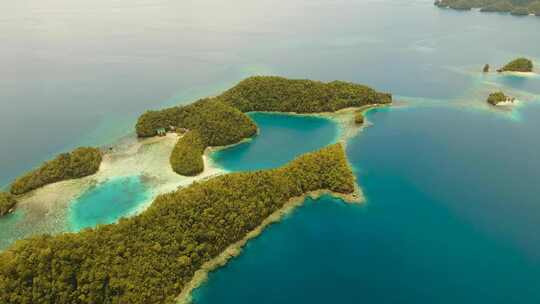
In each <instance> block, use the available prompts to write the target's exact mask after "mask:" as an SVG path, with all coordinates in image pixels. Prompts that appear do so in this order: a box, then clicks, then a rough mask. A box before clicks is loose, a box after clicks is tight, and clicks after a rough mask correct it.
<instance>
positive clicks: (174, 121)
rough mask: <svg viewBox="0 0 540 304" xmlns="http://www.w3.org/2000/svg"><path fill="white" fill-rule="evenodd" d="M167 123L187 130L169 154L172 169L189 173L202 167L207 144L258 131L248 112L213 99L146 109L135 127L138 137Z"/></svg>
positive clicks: (220, 143) (234, 139)
mask: <svg viewBox="0 0 540 304" xmlns="http://www.w3.org/2000/svg"><path fill="white" fill-rule="evenodd" d="M170 127H174V128H178V129H188V130H189V131H188V132H187V133H186V134H185V135H184V136H183V137H181V138H180V139H179V140H178V143H177V144H176V146H175V148H174V150H173V152H172V155H171V157H170V163H171V166H172V168H173V170H174V171H175V172H176V173H178V174H181V175H188V176H192V175H196V174H198V173H200V172H202V171H203V169H204V164H203V160H202V154H203V152H204V149H205V148H206V147H209V146H225V145H231V144H234V143H237V142H239V141H241V140H242V139H244V138H248V137H251V136H253V135H255V134H256V133H257V126H256V125H255V123H254V122H253V121H252V120H251V118H249V116H247V115H245V114H244V113H242V112H240V111H239V110H237V109H235V108H233V107H231V106H230V105H227V104H225V103H223V102H221V101H219V100H216V99H201V100H199V101H197V102H195V103H193V104H190V105H187V106H181V107H173V108H168V109H164V110H161V111H149V112H146V113H144V114H143V115H142V116H141V117H139V120H138V121H137V125H136V131H137V135H138V136H139V137H148V136H155V135H156V132H157V130H158V129H161V128H164V129H170ZM190 145H193V146H192V147H191V146H190Z"/></svg>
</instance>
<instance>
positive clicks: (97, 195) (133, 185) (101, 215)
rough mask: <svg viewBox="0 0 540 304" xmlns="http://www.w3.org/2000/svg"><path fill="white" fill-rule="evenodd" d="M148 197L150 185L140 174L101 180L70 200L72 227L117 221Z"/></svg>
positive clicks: (70, 221)
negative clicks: (103, 181)
mask: <svg viewBox="0 0 540 304" xmlns="http://www.w3.org/2000/svg"><path fill="white" fill-rule="evenodd" d="M149 197H150V196H149V193H148V189H147V188H146V186H145V185H144V183H143V182H142V181H141V179H140V177H138V176H130V177H120V178H115V179H112V180H109V181H107V182H105V183H102V184H98V185H97V186H95V187H93V188H91V189H89V190H88V191H86V192H84V193H83V194H82V195H81V196H80V197H79V198H77V199H76V200H75V201H73V202H72V203H71V205H70V207H69V225H70V230H71V231H79V230H81V229H83V228H87V227H95V226H97V225H98V224H110V223H114V222H116V221H117V220H118V219H120V218H121V217H125V216H128V215H129V214H130V213H132V212H134V211H135V210H136V209H137V207H139V206H140V204H142V203H144V202H145V201H147V200H148V199H149Z"/></svg>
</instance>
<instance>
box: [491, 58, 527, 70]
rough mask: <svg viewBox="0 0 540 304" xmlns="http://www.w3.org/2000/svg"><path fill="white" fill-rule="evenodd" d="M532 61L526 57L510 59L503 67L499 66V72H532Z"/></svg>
mask: <svg viewBox="0 0 540 304" xmlns="http://www.w3.org/2000/svg"><path fill="white" fill-rule="evenodd" d="M532 70H533V63H532V61H531V60H529V59H527V58H523V57H522V58H518V59H515V60H512V61H511V62H509V63H508V64H507V65H505V66H504V67H502V68H500V69H499V70H497V71H499V72H532Z"/></svg>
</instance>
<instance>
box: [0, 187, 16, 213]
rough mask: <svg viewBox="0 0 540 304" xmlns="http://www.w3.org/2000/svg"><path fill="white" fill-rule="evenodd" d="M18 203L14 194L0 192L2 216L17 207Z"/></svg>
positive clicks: (0, 211)
mask: <svg viewBox="0 0 540 304" xmlns="http://www.w3.org/2000/svg"><path fill="white" fill-rule="evenodd" d="M16 204H17V200H16V199H15V197H14V196H13V195H11V194H10V193H6V192H0V216H3V215H6V214H8V213H9V212H10V211H11V210H13V208H15V205H16Z"/></svg>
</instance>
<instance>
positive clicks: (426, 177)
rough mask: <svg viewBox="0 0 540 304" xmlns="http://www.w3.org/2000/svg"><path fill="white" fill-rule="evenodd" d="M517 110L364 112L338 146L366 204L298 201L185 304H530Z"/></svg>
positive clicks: (528, 121) (531, 238) (527, 174)
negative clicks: (362, 124) (364, 125)
mask: <svg viewBox="0 0 540 304" xmlns="http://www.w3.org/2000/svg"><path fill="white" fill-rule="evenodd" d="M520 110H521V111H523V113H521V114H522V116H521V117H522V119H521V120H520V121H516V120H512V119H508V118H507V117H506V116H505V115H501V113H499V112H498V111H476V110H469V109H458V108H449V107H446V106H427V107H425V106H424V107H409V108H395V109H378V110H372V111H371V112H370V113H369V114H368V118H369V120H370V121H372V122H374V126H372V127H370V128H368V129H367V130H366V131H365V132H363V133H361V134H360V135H358V136H357V137H355V138H353V139H352V140H351V141H350V142H349V144H348V148H347V154H348V157H349V159H350V161H351V162H352V164H353V167H354V169H355V171H356V173H355V174H356V175H357V177H358V179H359V181H360V184H361V186H362V188H363V190H364V191H365V194H366V196H367V203H366V204H364V205H361V206H358V205H348V204H345V203H343V202H341V201H339V200H337V199H334V198H331V197H324V198H321V199H319V200H317V201H313V200H307V202H306V204H305V205H304V206H302V207H300V208H299V209H297V210H296V211H295V212H293V213H292V214H291V215H289V216H288V217H287V218H286V219H285V220H283V221H282V222H280V223H278V224H275V225H273V226H271V227H270V228H269V229H267V231H266V232H265V233H263V234H262V235H261V236H260V237H258V238H257V239H255V240H252V241H250V242H249V244H248V245H247V246H246V248H245V250H244V252H243V254H241V255H240V256H239V257H238V258H236V259H233V260H232V261H231V262H230V263H229V264H228V265H227V266H225V267H223V268H221V269H219V270H217V271H215V272H213V273H211V274H210V276H209V281H208V282H207V283H206V284H204V285H203V286H202V287H201V288H199V289H197V290H196V291H195V293H194V299H195V303H197V304H206V303H254V302H257V303H360V302H367V303H538V301H540V288H539V286H540V285H539V284H540V281H539V280H538V278H539V277H540V235H539V234H538V223H540V204H539V203H538V202H539V197H540V190H539V188H538V185H539V183H540V159H538V157H536V156H535V155H536V154H537V151H538V149H540V141H538V137H537V136H536V135H535V133H536V132H535V130H538V128H540V120H538V118H539V117H540V105H539V104H530V105H527V106H526V107H524V108H522V109H520ZM261 157H264V154H262V155H261ZM525 159H526V160H527V161H524V160H525Z"/></svg>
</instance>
